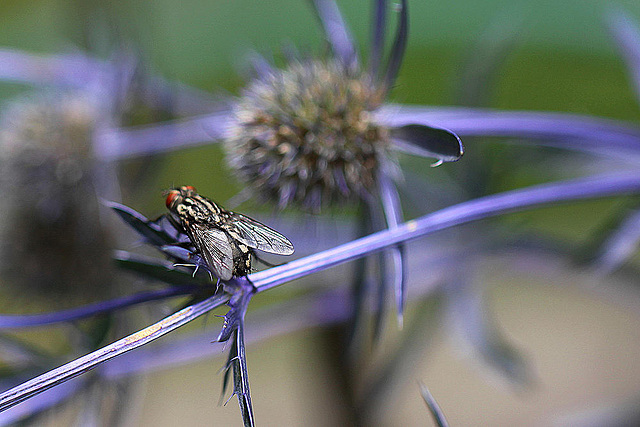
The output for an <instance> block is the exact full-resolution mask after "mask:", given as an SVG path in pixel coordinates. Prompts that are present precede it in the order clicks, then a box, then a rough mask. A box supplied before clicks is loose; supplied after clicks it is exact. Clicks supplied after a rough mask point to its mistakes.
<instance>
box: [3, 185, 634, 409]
mask: <svg viewBox="0 0 640 427" xmlns="http://www.w3.org/2000/svg"><path fill="white" fill-rule="evenodd" d="M631 193H640V173H619V174H611V175H600V176H592V177H587V178H581V179H575V180H570V181H562V182H555V183H551V184H543V185H538V186H533V187H529V188H525V189H520V190H514V191H509V192H504V193H499V194H496V195H492V196H486V197H482V198H478V199H474V200H470V201H467V202H464V203H460V204H457V205H454V206H450V207H448V208H445V209H442V210H440V211H437V212H434V213H431V214H428V215H425V216H422V217H420V218H418V219H416V220H412V221H408V222H406V223H404V224H402V225H399V226H398V227H397V228H395V229H393V230H383V231H379V232H377V233H374V234H371V235H369V236H366V237H363V238H361V239H358V240H354V241H351V242H349V243H346V244H343V245H340V246H337V247H335V248H332V249H329V250H327V251H323V252H320V253H317V254H315V255H311V256H308V257H305V258H301V259H298V260H295V261H292V262H290V263H287V264H284V265H281V266H278V267H273V268H271V269H268V270H264V271H260V272H257V273H253V274H251V275H249V277H248V278H249V280H251V282H253V284H254V285H255V286H256V291H257V292H263V291H265V290H268V289H271V288H274V287H276V286H279V285H282V284H283V283H286V282H289V281H291V280H294V279H297V278H300V277H303V276H306V275H309V274H311V273H314V272H318V271H322V270H326V269H328V268H331V267H333V266H336V265H338V264H342V263H345V262H347V261H351V260H353V259H357V258H359V257H363V256H366V255H369V254H371V253H373V252H376V251H379V250H382V249H385V248H388V247H391V246H395V245H397V244H399V243H404V242H407V241H410V240H414V239H417V238H419V237H423V236H426V235H428V234H430V233H433V232H436V231H439V230H443V229H446V228H449V227H454V226H457V225H462V224H465V223H468V222H472V221H477V220H481V219H484V218H489V217H492V216H496V215H501V214H504V213H508V212H514V211H520V210H524V209H527V208H531V207H534V206H539V205H544V204H549V203H557V202H568V201H573V200H581V199H588V198H596V197H608V196H616V195H623V194H631ZM228 298H229V297H228V295H223V296H213V297H210V298H208V299H206V300H204V301H201V302H199V303H197V304H194V305H192V306H189V307H187V308H185V309H183V310H180V311H178V312H176V313H175V314H173V315H171V316H169V317H167V318H165V319H163V320H161V321H160V322H157V323H155V324H153V325H151V326H149V327H147V328H144V329H142V330H141V331H139V332H136V333H134V334H132V335H129V336H127V337H125V338H123V339H121V340H118V341H116V342H115V343H113V344H110V345H108V346H106V347H103V348H102V349H99V350H97V351H95V352H93V353H90V354H88V355H86V356H83V357H81V358H79V359H76V360H74V361H72V362H70V363H68V364H66V365H63V366H61V367H59V368H56V369H54V370H52V371H49V372H47V373H45V374H43V375H41V376H39V377H36V378H34V379H32V380H30V381H27V382H25V383H23V384H21V385H19V386H17V387H14V388H13V389H11V390H8V391H6V392H5V393H2V394H0V411H3V410H6V409H8V408H10V407H12V406H14V405H16V404H18V403H20V402H22V401H24V400H26V399H28V398H29V397H31V396H34V395H36V394H38V393H40V392H42V391H44V390H47V389H49V388H51V387H53V386H55V385H57V384H60V383H63V382H65V381H67V380H69V379H71V378H73V377H76V376H78V375H80V374H82V373H84V372H87V371H89V370H90V369H93V368H95V367H96V366H97V365H99V364H101V363H103V362H105V361H107V360H109V359H112V358H114V357H116V356H118V355H120V354H123V353H125V352H128V351H130V350H133V349H134V348H137V347H140V346H142V345H144V344H147V343H149V342H151V341H153V340H155V339H157V338H159V337H161V336H163V335H166V334H167V333H169V332H171V331H173V330H174V329H176V328H178V327H180V326H182V325H184V324H186V323H188V322H190V321H191V320H193V319H195V318H197V317H199V316H201V315H203V314H205V313H207V312H208V311H210V310H212V309H214V308H216V307H218V306H220V305H221V304H223V303H225V302H226V301H227V300H228Z"/></svg>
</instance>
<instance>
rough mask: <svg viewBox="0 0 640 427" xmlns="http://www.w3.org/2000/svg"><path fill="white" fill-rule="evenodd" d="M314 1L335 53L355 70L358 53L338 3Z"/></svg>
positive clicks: (330, 0)
mask: <svg viewBox="0 0 640 427" xmlns="http://www.w3.org/2000/svg"><path fill="white" fill-rule="evenodd" d="M312 1H313V6H314V9H315V11H316V13H317V14H318V17H319V18H320V22H321V23H322V27H323V28H324V32H325V35H326V37H327V40H328V41H329V43H330V44H331V49H332V50H333V53H334V54H335V55H336V57H337V58H338V59H339V60H340V61H342V63H343V64H344V65H346V66H347V67H348V68H349V69H352V70H355V69H356V68H357V67H358V55H357V54H356V49H355V47H354V43H353V38H352V37H351V34H350V33H349V30H348V28H347V26H346V25H345V23H344V20H343V19H342V15H341V14H340V10H339V9H338V5H337V4H336V3H335V1H333V0H312Z"/></svg>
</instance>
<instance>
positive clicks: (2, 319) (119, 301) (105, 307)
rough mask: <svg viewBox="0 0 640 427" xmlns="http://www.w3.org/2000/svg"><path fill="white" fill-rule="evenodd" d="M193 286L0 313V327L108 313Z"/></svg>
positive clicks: (190, 289) (187, 290)
mask: <svg viewBox="0 0 640 427" xmlns="http://www.w3.org/2000/svg"><path fill="white" fill-rule="evenodd" d="M194 288H195V287H187V286H185V287H172V288H167V289H160V290H156V291H149V292H141V293H138V294H135V295H129V296H126V297H122V298H116V299H112V300H109V301H104V302H98V303H94V304H88V305H85V306H82V307H77V308H72V309H69V310H63V311H56V312H53V313H41V314H27V315H24V314H20V315H0V329H21V328H30V327H34V326H44V325H50V324H52V323H61V322H72V321H74V320H79V319H84V318H86V317H91V316H96V315H98V314H103V313H109V312H112V311H114V310H119V309H123V308H126V307H131V306H134V305H138V304H143V303H145V302H150V301H157V300H161V299H166V298H171V297H175V296H180V295H189V294H192V293H193V290H194Z"/></svg>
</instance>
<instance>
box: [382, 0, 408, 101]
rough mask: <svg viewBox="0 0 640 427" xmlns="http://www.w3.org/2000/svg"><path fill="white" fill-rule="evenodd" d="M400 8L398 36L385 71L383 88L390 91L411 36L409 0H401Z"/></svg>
mask: <svg viewBox="0 0 640 427" xmlns="http://www.w3.org/2000/svg"><path fill="white" fill-rule="evenodd" d="M399 7H400V10H399V16H398V28H397V30H396V38H395V40H394V41H393V46H392V47H391V53H390V54H389V62H388V63H387V70H386V72H385V76H384V81H383V82H382V84H383V86H382V87H383V89H384V92H385V93H386V92H388V91H389V90H390V89H391V87H392V86H393V84H394V83H395V81H396V77H397V76H398V71H400V66H401V65H402V58H403V57H404V52H405V50H406V48H407V39H408V38H409V9H408V7H409V6H408V4H407V0H400V6H399Z"/></svg>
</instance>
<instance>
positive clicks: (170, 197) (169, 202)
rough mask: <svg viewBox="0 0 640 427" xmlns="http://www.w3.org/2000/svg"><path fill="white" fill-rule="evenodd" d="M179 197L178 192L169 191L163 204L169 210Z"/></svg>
mask: <svg viewBox="0 0 640 427" xmlns="http://www.w3.org/2000/svg"><path fill="white" fill-rule="evenodd" d="M179 195H180V192H179V191H178V190H171V191H169V194H167V200H166V202H165V203H166V204H167V207H168V208H169V209H171V205H172V204H173V202H174V201H175V200H176V197H178V196H179Z"/></svg>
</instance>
